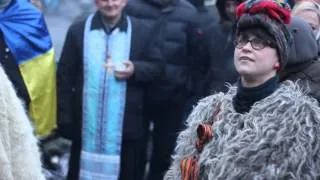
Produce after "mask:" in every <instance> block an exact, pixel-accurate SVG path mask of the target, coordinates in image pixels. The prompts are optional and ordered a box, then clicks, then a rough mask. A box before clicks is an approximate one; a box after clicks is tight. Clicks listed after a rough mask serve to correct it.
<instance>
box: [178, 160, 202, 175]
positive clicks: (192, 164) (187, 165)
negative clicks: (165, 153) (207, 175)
mask: <svg viewBox="0 0 320 180" xmlns="http://www.w3.org/2000/svg"><path fill="white" fill-rule="evenodd" d="M197 161H198V160H197V158H196V157H195V156H193V157H188V158H185V159H183V160H182V161H181V164H180V168H181V176H182V180H197V179H198V175H199V167H198V164H197Z"/></svg>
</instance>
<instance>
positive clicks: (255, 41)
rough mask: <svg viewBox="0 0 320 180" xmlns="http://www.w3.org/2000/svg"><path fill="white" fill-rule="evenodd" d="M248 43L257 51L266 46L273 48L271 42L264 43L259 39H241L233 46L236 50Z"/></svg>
mask: <svg viewBox="0 0 320 180" xmlns="http://www.w3.org/2000/svg"><path fill="white" fill-rule="evenodd" d="M248 42H250V45H251V47H252V48H253V49H254V50H257V51H258V50H261V49H263V48H265V47H266V46H269V47H275V46H274V44H273V43H272V42H271V41H265V40H262V39H259V38H252V39H249V38H241V37H240V38H238V39H237V40H235V41H234V46H235V47H236V48H238V49H242V48H243V47H244V46H245V45H246V44H247V43H248Z"/></svg>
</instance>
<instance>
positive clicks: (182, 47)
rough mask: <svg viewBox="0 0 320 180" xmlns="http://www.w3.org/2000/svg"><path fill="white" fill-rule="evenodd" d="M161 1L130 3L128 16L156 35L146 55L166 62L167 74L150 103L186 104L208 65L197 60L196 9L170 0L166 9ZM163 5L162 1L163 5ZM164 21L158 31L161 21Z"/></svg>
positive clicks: (154, 88)
mask: <svg viewBox="0 0 320 180" xmlns="http://www.w3.org/2000/svg"><path fill="white" fill-rule="evenodd" d="M158 1H161V0H148V1H147V0H130V1H128V5H127V8H126V12H127V13H128V14H130V15H132V16H134V17H137V18H139V19H141V20H142V21H143V22H144V23H145V24H146V25H147V26H148V28H150V29H151V30H152V31H153V35H152V36H150V37H148V39H149V40H150V42H149V45H148V48H146V49H145V51H146V52H149V53H151V54H159V56H160V57H161V58H162V59H163V60H164V61H165V63H166V66H165V73H164V75H163V76H162V79H161V80H160V82H157V83H155V84H154V85H153V86H152V88H151V89H149V93H148V100H151V101H153V102H167V103H168V102H169V103H170V102H183V101H184V100H185V98H186V97H188V96H190V95H192V94H193V93H195V88H197V84H196V82H197V81H196V79H197V77H199V73H200V74H201V73H202V72H203V68H204V67H205V65H204V64H205V63H204V62H201V59H199V58H198V57H197V55H198V52H197V48H198V47H197V44H195V43H194V42H195V40H194V39H195V38H196V37H195V35H196V29H197V27H198V24H197V22H196V9H195V8H194V7H193V6H192V5H191V4H190V3H189V2H187V1H185V0H176V1H175V0H170V1H163V2H166V7H163V6H162V5H157V2H158ZM161 2H162V1H161ZM161 17H162V18H163V17H165V18H164V19H165V20H163V19H162V20H163V22H162V23H161V26H159V28H154V27H155V25H156V24H157V23H159V20H158V19H161Z"/></svg>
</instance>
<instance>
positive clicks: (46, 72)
mask: <svg viewBox="0 0 320 180" xmlns="http://www.w3.org/2000/svg"><path fill="white" fill-rule="evenodd" d="M0 30H1V31H2V33H3V36H4V40H5V42H6V44H7V46H8V47H9V49H10V50H11V52H12V55H13V57H14V59H15V60H16V63H17V64H18V66H19V69H20V72H21V74H22V77H23V80H24V83H25V85H26V87H27V90H28V93H29V97H30V105H29V117H30V118H31V119H32V120H33V121H34V124H35V129H36V133H37V135H38V136H40V137H45V136H47V135H49V134H50V133H51V132H52V130H54V129H55V128H56V75H55V73H56V64H55V61H54V49H53V46H52V42H51V38H50V35H49V32H48V28H47V26H46V23H45V20H44V17H43V14H42V13H41V12H40V11H39V10H38V9H37V8H35V7H34V6H33V5H32V4H31V3H30V2H28V0H13V1H12V3H11V4H10V5H9V6H8V7H7V8H6V9H5V10H4V11H2V12H0Z"/></svg>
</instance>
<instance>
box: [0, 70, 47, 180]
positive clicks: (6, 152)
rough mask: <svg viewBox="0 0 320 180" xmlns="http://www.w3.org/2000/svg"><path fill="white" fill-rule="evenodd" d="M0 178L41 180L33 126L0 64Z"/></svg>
mask: <svg viewBox="0 0 320 180" xmlns="http://www.w3.org/2000/svg"><path fill="white" fill-rule="evenodd" d="M0 82H1V85H0V180H44V176H43V175H42V172H41V170H42V168H41V162H40V153H39V150H38V147H37V140H36V138H35V136H34V135H33V129H32V126H31V124H30V122H29V119H28V118H27V116H26V112H25V111H24V108H23V106H22V104H21V101H20V100H19V99H18V97H17V95H16V93H15V91H14V89H13V86H12V84H11V82H10V81H9V79H8V77H7V75H6V74H5V73H4V71H3V69H2V67H0Z"/></svg>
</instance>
